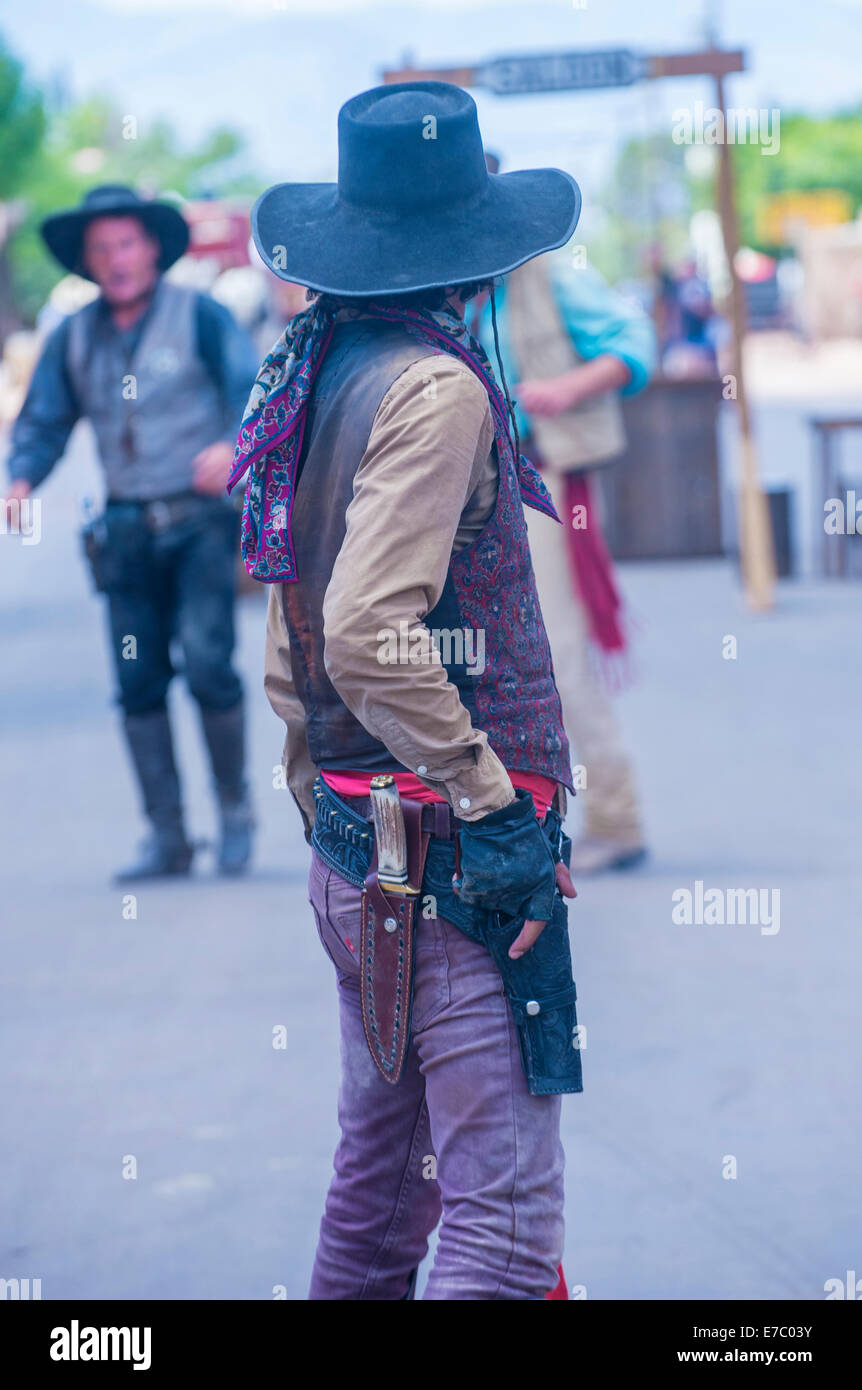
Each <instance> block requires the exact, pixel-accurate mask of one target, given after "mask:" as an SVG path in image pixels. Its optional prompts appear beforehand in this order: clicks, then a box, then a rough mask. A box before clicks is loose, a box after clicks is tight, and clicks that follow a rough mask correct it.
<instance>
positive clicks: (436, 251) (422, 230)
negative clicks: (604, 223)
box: [251, 82, 581, 296]
mask: <svg viewBox="0 0 862 1390" xmlns="http://www.w3.org/2000/svg"><path fill="white" fill-rule="evenodd" d="M580 210H581V193H580V189H579V188H578V185H577V184H576V183H575V180H574V179H573V178H572V177H571V175H569V174H567V173H564V172H563V170H562V169H519V170H514V171H513V172H512V173H508V174H489V173H488V170H487V168H486V165H485V154H484V150H483V148H482V137H481V134H480V132H479V121H478V115H477V112H476V103H475V102H474V101H473V98H472V97H471V96H470V95H469V93H467V92H465V91H464V90H463V89H462V88H461V87H455V86H452V85H451V84H450V83H448V82H401V83H397V84H393V85H392V86H386V87H373V88H372V89H371V90H370V91H368V92H361V93H360V94H359V96H355V97H351V99H350V100H349V101H347V102H345V104H344V105H343V106H342V108H341V110H340V111H339V113H338V182H337V183H280V184H276V185H275V187H274V188H270V189H268V190H267V192H266V193H263V194H261V196H260V197H259V198H258V200H257V202H256V203H255V205H254V208H253V209H252V214H251V226H252V233H253V235H254V241H255V245H256V246H257V249H258V251H259V252H260V255H261V257H262V258H263V260H264V262H265V264H266V265H267V266H268V267H269V269H270V270H271V271H273V273H274V274H275V275H278V276H280V278H281V279H282V280H293V281H295V282H296V283H298V284H300V285H308V286H309V287H310V288H311V289H314V290H319V291H322V292H325V293H329V294H336V295H343V296H357V295H362V296H369V295H370V296H377V295H386V294H405V293H409V292H411V291H416V290H424V289H431V288H434V287H437V286H444V285H456V284H463V283H464V282H468V281H472V280H485V279H491V278H492V277H494V276H496V275H504V274H505V273H506V272H507V271H510V270H514V269H515V267H516V266H519V265H522V264H523V263H524V261H528V260H531V259H532V257H533V256H538V255H541V253H542V252H543V251H553V250H554V249H555V248H556V247H558V246H563V245H565V243H566V242H567V241H568V240H569V237H570V236H571V235H572V233H573V231H574V230H575V227H576V225H577V221H578V217H579V215H580Z"/></svg>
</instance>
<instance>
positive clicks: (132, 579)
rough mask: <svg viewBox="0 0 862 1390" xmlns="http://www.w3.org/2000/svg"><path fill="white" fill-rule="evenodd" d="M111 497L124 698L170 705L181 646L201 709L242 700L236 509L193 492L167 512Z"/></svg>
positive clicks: (112, 583)
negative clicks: (174, 654)
mask: <svg viewBox="0 0 862 1390" xmlns="http://www.w3.org/2000/svg"><path fill="white" fill-rule="evenodd" d="M154 517H155V519H158V507H156V508H155V509H154V508H153V507H145V506H144V505H142V504H140V503H137V502H108V504H107V507H106V511H105V524H106V537H105V552H104V566H105V573H104V588H105V592H106V595H107V599H108V615H109V625H110V642H111V650H112V652H113V656H114V665H115V670H116V675H117V684H118V696H117V698H118V702H119V704H120V705H121V706H122V708H123V710H124V712H125V713H126V714H127V715H136V714H147V713H149V712H150V711H152V710H157V709H163V708H164V705H165V697H166V695H167V690H168V686H169V684H170V681H171V678H172V676H173V675H174V674H175V668H174V665H173V662H172V660H171V644H172V642H174V641H175V642H176V643H177V644H178V645H179V647H180V648H181V650H182V655H183V670H184V672H185V677H186V680H187V682H188V686H189V689H190V691H191V693H192V695H193V696H194V697H195V699H196V700H197V701H198V703H199V704H200V706H201V708H202V709H204V710H227V709H231V708H232V707H233V706H234V705H236V704H237V702H238V701H239V700H240V699H241V698H242V685H241V683H240V679H239V676H238V675H237V673H236V671H235V670H234V667H233V663H232V655H233V647H234V620H233V609H234V598H235V579H234V565H235V562H236V551H237V541H238V532H239V517H238V515H237V513H236V512H235V511H234V509H233V508H232V507H230V506H228V505H226V504H225V503H224V502H223V501H221V500H220V499H219V498H215V497H213V498H210V497H204V496H201V497H194V498H191V499H188V500H187V502H186V503H185V504H183V505H181V506H178V507H175V508H174V509H173V514H171V513H168V512H165V513H164V515H163V517H162V522H161V524H160V525H158V526H156V525H154V524H153V520H154Z"/></svg>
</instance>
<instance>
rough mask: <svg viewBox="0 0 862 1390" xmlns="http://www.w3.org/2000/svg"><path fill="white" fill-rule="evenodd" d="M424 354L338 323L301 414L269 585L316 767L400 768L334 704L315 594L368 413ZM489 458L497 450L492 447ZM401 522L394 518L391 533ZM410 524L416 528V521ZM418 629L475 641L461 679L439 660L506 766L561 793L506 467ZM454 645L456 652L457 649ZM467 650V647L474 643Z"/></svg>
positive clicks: (451, 659)
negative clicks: (481, 662) (286, 547)
mask: <svg viewBox="0 0 862 1390" xmlns="http://www.w3.org/2000/svg"><path fill="white" fill-rule="evenodd" d="M434 351H435V350H434V348H432V347H429V346H427V345H426V344H425V343H423V342H421V341H418V340H417V339H416V338H415V337H412V336H411V335H410V334H409V333H408V332H407V330H406V329H405V328H404V327H403V326H402V325H401V324H391V323H385V322H381V321H380V320H374V319H364V320H358V321H355V322H352V323H341V324H337V325H336V328H335V331H334V334H333V338H332V342H331V343H330V346H329V349H328V351H327V354H326V357H325V358H324V361H323V365H322V366H321V368H320V371H319V372H318V375H317V378H316V380H315V384H314V388H313V392H312V395H311V399H310V402H309V405H308V408H307V417H306V427H305V436H304V442H303V451H302V456H301V459H300V465H299V476H298V481H297V485H296V494H295V498H294V504H293V511H292V516H291V531H292V536H293V544H294V550H295V555H296V563H297V573H298V575H299V579H298V581H297V582H296V583H293V584H285V585H283V586H282V592H283V611H284V616H285V622H286V624H287V628H288V634H289V641H290V654H291V672H292V676H293V681H294V685H295V689H296V692H297V695H298V696H299V698H300V700H301V702H302V705H303V708H304V710H305V714H306V735H307V739H308V748H309V753H310V755H311V759H312V761H313V762H314V763H315V764H316V766H317V767H319V768H331V769H335V768H348V769H356V770H360V771H366V772H369V773H374V772H398V771H404V770H405V769H404V768H403V767H402V765H401V764H400V763H399V762H397V760H395V759H394V758H393V756H392V754H391V753H390V752H389V750H388V749H387V748H386V747H385V745H384V744H383V743H381V742H380V741H379V740H378V739H376V738H374V737H373V735H372V734H370V733H369V732H368V731H367V730H366V729H365V728H364V727H363V726H362V725H361V724H360V723H359V721H358V720H357V719H356V718H355V716H354V715H353V714H352V713H351V712H350V710H349V709H348V708H347V706H346V705H345V704H344V702H343V701H342V700H341V698H340V696H339V695H338V693H337V691H336V690H335V688H334V686H333V685H332V683H331V681H330V680H329V677H328V676H327V673H326V669H325V666H324V659H323V656H324V641H323V599H324V596H325V594H326V589H327V587H328V584H329V579H330V575H331V573H332V569H333V566H334V564H335V560H336V558H337V556H338V553H339V551H340V549H341V546H342V544H343V542H344V537H345V533H346V529H347V527H346V520H345V512H346V511H347V508H348V506H349V504H350V502H351V500H352V498H353V479H354V476H355V474H356V471H357V469H358V467H359V464H360V462H361V460H362V456H363V454H364V453H365V449H366V447H367V444H368V438H369V435H370V433H371V427H372V425H373V423H374V417H375V415H376V414H377V410H378V408H379V406H380V404H381V402H382V400H383V397H384V396H385V395H386V393H387V391H388V390H389V387H390V386H391V385H392V383H393V382H394V381H395V379H396V378H397V377H398V376H400V375H401V373H402V372H403V371H405V370H406V368H407V367H409V366H410V365H411V363H413V362H415V361H417V360H418V359H419V358H422V357H427V356H429V355H430V354H431V353H433V352H434ZM495 452H496V451H495ZM410 524H411V518H410V517H408V516H405V517H404V518H403V525H405V526H407V525H410ZM420 524H421V523H420ZM424 623H425V626H426V627H428V628H430V629H432V630H433V629H443V630H448V631H449V632H459V631H460V632H463V631H464V630H465V629H467V630H472V631H473V633H474V634H475V633H477V632H479V631H482V630H484V633H485V651H484V658H485V669H484V671H483V672H482V673H481V674H479V675H476V674H471V673H470V667H469V665H468V663H467V660H466V659H465V657H466V656H467V655H468V654H469V653H468V652H465V650H464V648H463V647H462V649H461V650H460V651H459V650H458V647H459V644H458V643H452V645H451V649H450V650H449V651H446V650H445V649H443V648H441V658H442V661H443V665H444V667H445V668H446V671H447V673H448V676H449V680H450V681H451V682H452V684H453V685H455V686H456V688H457V690H458V693H459V695H460V698H461V701H462V703H463V704H464V705H465V707H466V708H467V709H468V710H469V712H470V715H471V719H472V722H473V725H474V727H476V728H478V729H482V730H484V732H485V733H487V735H488V741H489V743H490V745H491V747H492V748H493V749H494V751H495V753H496V754H497V755H498V757H499V758H500V759H501V760H502V762H503V763H504V765H505V766H506V767H507V768H508V769H509V770H510V771H516V770H518V771H528V772H539V773H543V774H544V775H546V776H548V777H551V778H553V779H554V780H556V781H558V782H562V783H563V784H564V785H565V786H567V787H569V788H571V785H572V775H571V768H570V761H569V748H568V742H567V740H566V735H565V732H564V729H563V721H562V711H561V708H560V699H559V695H558V693H557V688H556V685H555V684H554V676H553V668H552V664H551V655H550V649H549V646H548V639H547V636H546V634H545V629H544V625H543V623H542V617H541V613H540V610H539V601H538V597H537V594H536V585H535V580H534V578H533V567H532V562H531V560H530V552H529V546H528V542H527V528H526V522H525V518H524V511H523V505H522V502H521V496H520V491H519V487H518V479H517V476H516V473H515V469H514V467H511V468H509V469H506V470H501V473H500V477H499V485H498V490H497V502H496V506H495V508H494V511H493V512H492V514H491V516H490V517H489V519H488V522H487V523H486V525H485V527H484V529H483V530H482V531H481V533H480V534H479V536H478V537H477V538H476V539H475V540H474V541H473V542H472V543H471V544H469V545H467V546H466V547H464V548H463V549H462V550H460V551H458V552H457V553H454V554H453V555H452V556H451V557H450V561H449V572H448V575H447V578H446V583H445V586H444V589H443V593H442V594H441V597H440V600H439V602H438V603H437V604H436V605H435V607H434V608H433V609H432V610H431V612H430V613H428V614H427V615H426V616H425V618H424ZM464 645H465V646H466V644H464ZM473 650H475V647H474V648H473Z"/></svg>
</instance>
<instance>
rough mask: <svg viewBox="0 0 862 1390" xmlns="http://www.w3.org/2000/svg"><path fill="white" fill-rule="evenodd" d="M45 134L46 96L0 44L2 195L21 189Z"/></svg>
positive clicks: (0, 168)
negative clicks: (31, 85) (30, 84)
mask: <svg viewBox="0 0 862 1390" xmlns="http://www.w3.org/2000/svg"><path fill="white" fill-rule="evenodd" d="M44 133H45V112H44V108H43V105H42V99H41V97H40V96H39V94H38V92H34V91H31V90H30V89H29V87H28V86H27V85H26V83H25V82H24V73H23V68H22V67H21V64H20V63H19V62H17V61H16V59H14V58H13V57H12V56H11V55H10V54H9V53H7V52H5V51H4V49H3V46H2V43H0V198H11V197H13V196H14V195H15V194H16V193H17V192H18V190H19V189H20V187H21V185H22V183H23V182H24V181H25V179H26V176H27V170H28V164H29V161H30V159H31V157H32V156H33V154H34V152H35V151H36V150H37V149H38V148H39V146H40V144H41V143H42V139H43V136H44Z"/></svg>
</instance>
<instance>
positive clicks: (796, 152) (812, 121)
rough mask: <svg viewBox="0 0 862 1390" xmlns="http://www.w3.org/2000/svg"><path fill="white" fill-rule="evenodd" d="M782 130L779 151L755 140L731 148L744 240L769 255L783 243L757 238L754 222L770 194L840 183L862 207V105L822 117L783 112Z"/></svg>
mask: <svg viewBox="0 0 862 1390" xmlns="http://www.w3.org/2000/svg"><path fill="white" fill-rule="evenodd" d="M780 133H781V143H780V148H779V150H778V153H777V154H775V155H764V154H761V151H760V148H759V146H757V145H735V146H734V147H733V150H732V154H733V169H734V178H735V181H736V191H737V198H738V200H739V213H740V223H741V236H742V241H743V242H744V243H745V244H746V245H748V246H754V247H755V249H756V250H758V251H765V252H767V253H768V254H771V255H777V254H780V253H781V248H780V247H776V246H770V245H766V244H763V243H761V242H759V241H758V239H757V223H756V219H757V208H758V204H759V203H760V202H761V201H762V200H763V199H764V198H766V197H768V196H769V195H770V194H773V193H786V192H798V191H801V190H810V189H817V188H839V189H842V190H843V191H844V192H845V193H847V194H848V195H849V196H850V198H851V199H852V201H853V212H854V214H855V213H857V212H858V211H859V208H860V207H862V107H856V108H855V109H853V110H849V111H843V112H837V113H836V114H835V115H832V116H821V117H813V116H805V115H803V114H802V113H801V112H796V113H791V114H789V115H785V114H784V112H782V113H781V125H780ZM785 252H786V248H785Z"/></svg>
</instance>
